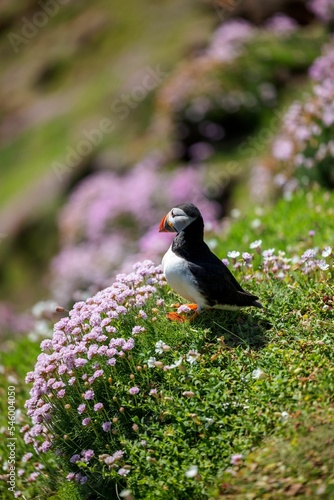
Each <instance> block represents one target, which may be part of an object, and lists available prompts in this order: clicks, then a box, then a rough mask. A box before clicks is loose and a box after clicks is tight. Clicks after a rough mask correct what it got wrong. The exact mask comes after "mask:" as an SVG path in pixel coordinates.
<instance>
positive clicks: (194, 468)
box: [186, 465, 198, 477]
mask: <svg viewBox="0 0 334 500" xmlns="http://www.w3.org/2000/svg"><path fill="white" fill-rule="evenodd" d="M197 474H198V467H197V465H191V466H190V467H189V469H188V470H187V471H186V477H195V476H197Z"/></svg>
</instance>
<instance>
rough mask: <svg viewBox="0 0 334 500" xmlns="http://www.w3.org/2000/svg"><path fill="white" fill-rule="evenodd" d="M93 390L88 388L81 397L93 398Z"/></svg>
mask: <svg viewBox="0 0 334 500" xmlns="http://www.w3.org/2000/svg"><path fill="white" fill-rule="evenodd" d="M94 396H95V394H94V391H93V390H92V389H89V390H88V391H86V392H85V393H84V394H83V398H84V399H94Z"/></svg>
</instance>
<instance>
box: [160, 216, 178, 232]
mask: <svg viewBox="0 0 334 500" xmlns="http://www.w3.org/2000/svg"><path fill="white" fill-rule="evenodd" d="M167 218H168V214H167V215H165V217H163V218H162V219H161V221H160V224H159V233H173V232H174V231H175V230H174V227H173V226H172V224H171V223H170V222H168V220H167Z"/></svg>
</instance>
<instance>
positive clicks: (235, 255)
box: [227, 250, 240, 259]
mask: <svg viewBox="0 0 334 500" xmlns="http://www.w3.org/2000/svg"><path fill="white" fill-rule="evenodd" d="M239 255H240V252H237V251H235V250H232V252H227V257H229V258H230V259H236V258H237V257H239Z"/></svg>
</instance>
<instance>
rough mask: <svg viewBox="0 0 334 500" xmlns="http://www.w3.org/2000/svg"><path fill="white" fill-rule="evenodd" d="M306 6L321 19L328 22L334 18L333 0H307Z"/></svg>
mask: <svg viewBox="0 0 334 500" xmlns="http://www.w3.org/2000/svg"><path fill="white" fill-rule="evenodd" d="M308 7H309V8H310V10H311V11H312V12H314V14H315V15H316V16H317V17H318V18H319V19H320V20H321V21H324V22H326V23H328V22H331V21H333V20H334V2H333V0H309V2H308Z"/></svg>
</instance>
